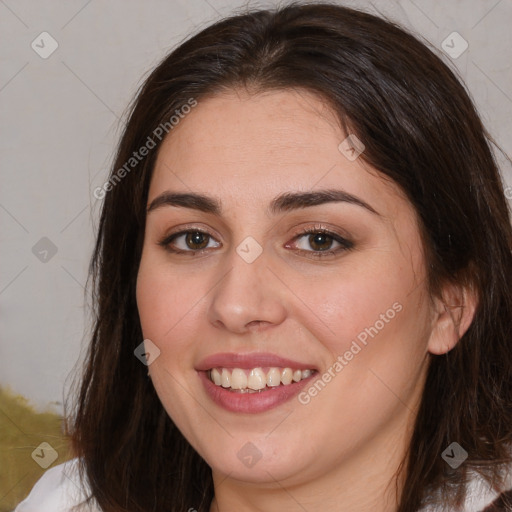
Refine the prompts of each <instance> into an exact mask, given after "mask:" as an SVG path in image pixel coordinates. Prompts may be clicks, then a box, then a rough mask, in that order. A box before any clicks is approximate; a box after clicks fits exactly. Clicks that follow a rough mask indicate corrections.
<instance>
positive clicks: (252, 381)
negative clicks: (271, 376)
mask: <svg viewBox="0 0 512 512" xmlns="http://www.w3.org/2000/svg"><path fill="white" fill-rule="evenodd" d="M266 385H267V376H266V375H265V372H264V371H263V370H262V369H261V368H254V369H253V370H251V373H250V374H249V378H248V379H247V387H248V388H250V389H254V390H258V389H263V388H264V387H265V386H266Z"/></svg>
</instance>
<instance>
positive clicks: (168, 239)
mask: <svg viewBox="0 0 512 512" xmlns="http://www.w3.org/2000/svg"><path fill="white" fill-rule="evenodd" d="M191 233H201V234H202V235H206V236H208V237H211V238H213V237H212V235H211V234H210V233H208V232H207V231H203V230H202V229H187V230H183V231H179V232H176V233H172V234H171V235H168V236H165V237H164V238H163V239H162V240H161V241H160V242H158V245H160V246H162V247H163V248H164V249H165V250H166V251H169V252H170V253H173V254H186V255H189V256H194V255H197V254H201V253H203V252H207V251H208V249H197V250H194V249H191V250H188V251H185V250H182V249H173V248H171V243H172V242H173V241H174V240H175V239H176V238H179V237H180V236H183V235H187V234H191ZM315 234H323V235H327V236H328V237H329V238H332V240H333V241H335V242H338V243H339V244H340V245H341V247H339V248H338V249H334V250H331V249H330V250H325V251H307V250H304V249H296V250H297V251H298V252H299V253H301V254H307V257H309V258H325V257H328V256H331V257H332V256H336V255H338V254H339V253H342V252H344V251H347V250H350V249H352V248H353V247H354V244H353V243H352V242H351V241H350V240H347V239H346V238H343V237H342V236H340V235H338V234H337V233H334V232H332V231H329V230H328V229H325V228H323V227H321V226H313V227H309V228H306V229H303V230H301V231H299V232H298V233H297V234H295V235H294V237H293V241H295V240H297V239H300V238H302V237H303V236H306V235H315ZM287 245H288V244H287Z"/></svg>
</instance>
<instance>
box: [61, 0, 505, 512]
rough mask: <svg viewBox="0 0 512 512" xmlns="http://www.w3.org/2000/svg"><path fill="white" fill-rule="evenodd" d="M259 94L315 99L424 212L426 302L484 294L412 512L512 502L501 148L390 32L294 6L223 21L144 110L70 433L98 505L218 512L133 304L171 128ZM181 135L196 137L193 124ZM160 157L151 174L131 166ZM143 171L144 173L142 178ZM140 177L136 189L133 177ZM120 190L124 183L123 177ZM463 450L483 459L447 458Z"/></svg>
mask: <svg viewBox="0 0 512 512" xmlns="http://www.w3.org/2000/svg"><path fill="white" fill-rule="evenodd" d="M235 87H236V88H239V87H245V88H247V90H249V91H251V92H253V93H258V92H260V91H268V90H287V89H288V90H289V89H302V90H307V91H309V92H313V93H315V94H316V95H317V96H318V97H319V98H322V99H323V100H325V101H326V102H328V104H329V105H330V106H331V108H332V110H333V112H335V113H336V114H337V116H338V118H339V120H340V123H341V125H342V126H344V127H345V128H346V129H347V133H354V134H356V135H357V137H358V138H359V139H360V140H361V141H363V142H364V144H365V146H366V148H365V151H364V153H363V154H362V155H361V157H360V158H363V159H364V160H365V161H366V162H367V163H368V164H370V165H371V166H373V167H374V168H376V169H377V170H378V171H380V173H381V174H382V175H386V176H387V177H389V178H390V179H391V180H393V181H394V182H395V183H396V184H397V185H398V186H399V187H400V188H401V189H402V190H403V191H404V192H405V194H406V195H407V197H408V199H409V200H410V202H411V204H412V205H413V206H414V208H415V209H416V211H417V213H418V215H419V219H420V227H421V232H422V237H423V243H424V245H425V254H426V266H427V269H428V283H427V284H426V286H428V289H429V292H430V294H431V296H432V297H433V296H436V295H437V296H438V294H439V293H440V290H441V286H442V285H443V283H447V282H451V283H457V284H459V285H465V286H471V287H472V289H474V290H475V291H476V293H477V296H478V307H477V310H476V313H475V316H474V319H473V322H472V324H471V326H470V327H469V329H468V330H467V332H466V333H465V334H464V336H463V337H462V338H461V339H460V341H459V343H458V344H457V345H456V346H455V348H453V349H452V350H451V351H450V352H448V353H446V354H444V355H431V356H429V357H430V362H429V368H428V375H427V379H426V385H425V388H424V391H423V396H422V401H421V404H420V408H419V412H418V415H417V418H416V421H415V427H414V432H413V436H412V440H411V443H410V446H409V450H408V453H407V456H406V458H405V459H404V461H403V463H402V465H401V467H400V468H398V471H399V472H400V471H403V472H405V473H404V475H405V486H404V488H403V491H402V492H401V495H400V496H399V505H398V509H397V510H398V511H399V512H411V511H416V510H418V509H419V508H420V507H421V506H423V505H425V504H428V503H434V502H436V503H444V504H453V505H456V504H458V503H461V500H462V499H463V498H464V493H465V489H466V486H467V481H468V479H469V478H470V476H471V474H472V473H475V472H476V473H477V474H480V475H481V476H482V477H483V478H485V479H486V480H487V481H488V482H489V483H490V484H491V485H492V486H494V487H498V486H499V485H500V482H501V481H500V467H501V465H502V464H510V463H511V462H512V461H511V455H510V446H511V442H512V407H511V403H512V393H511V392H512V372H511V368H512V345H511V339H512V290H511V285H510V281H509V280H510V278H511V277H512V228H511V221H510V207H509V205H508V203H507V200H506V197H505V193H504V184H503V182H502V181H501V178H500V173H499V169H498V165H497V162H496V159H495V157H494V155H493V144H494V143H493V141H492V139H491V138H490V136H489V135H488V133H487V132H486V130H485V128H484V127H483V125H482V123H481V120H480V118H479V116H478V114H477V112H476V109H475V107H474V105H473V103H472V101H471V99H470V97H469V95H468V93H467V91H466V90H465V87H464V86H463V85H462V83H461V81H460V80H459V79H458V78H457V77H456V76H455V74H454V72H452V71H451V70H450V68H449V67H448V66H447V65H446V64H444V63H443V61H442V59H441V58H439V57H438V56H436V55H435V53H434V52H433V51H432V50H430V49H429V48H428V47H427V46H426V45H425V44H424V43H422V42H420V41H419V40H418V39H417V38H416V37H415V36H413V35H412V34H410V33H408V32H407V31H406V30H404V29H402V28H400V27H398V26H396V25H395V24H393V23H391V22H389V21H386V20H384V19H382V18H379V17H376V16H373V15H370V14H367V13H365V12H361V11H358V10H353V9H350V8H346V7H341V6H338V5H333V4H326V3H324V4H318V3H313V4H310V3H292V4H287V5H284V6H281V7H279V8H275V9H272V10H253V11H249V12H245V13H241V14H236V15H232V16H231V17H228V18H225V19H223V20H221V21H219V22H216V23H214V24H212V25H210V26H209V27H207V28H206V29H204V30H202V31H200V32H199V33H198V34H196V35H194V36H193V37H191V38H189V39H188V40H186V41H185V42H183V43H182V44H181V45H180V46H179V47H177V48H176V49H174V50H173V51H172V52H171V53H170V54H169V55H167V56H166V57H165V58H164V59H163V60H162V62H161V63H160V64H159V65H158V66H157V67H156V68H155V69H154V70H153V71H152V73H151V74H150V75H149V76H148V78H147V79H146V80H145V82H144V84H143V85H142V86H141V88H140V89H139V91H138V93H137V95H136V97H135V99H134V101H133V103H132V104H131V105H130V108H129V112H128V116H127V122H126V126H125V128H124V132H123V134H122V138H121V140H120V144H119V147H118V149H117V154H116V157H115V162H114V165H113V167H112V170H111V174H110V179H109V185H108V186H106V187H104V188H103V192H102V195H103V196H104V197H103V203H102V210H101V218H100V222H99V229H98V233H97V241H96V245H95V249H94V254H93V257H92V260H91V264H90V280H89V285H91V292H92V302H93V315H94V324H93V329H92V332H91V337H90V338H91V339H90V343H89V345H88V353H87V358H86V361H85V363H84V367H83V371H82V372H81V373H80V376H79V378H80V381H79V384H78V386H77V389H76V390H75V393H74V394H73V396H72V397H71V400H72V402H73V405H72V407H71V409H72V410H69V408H68V414H67V415H68V429H69V434H70V435H71V437H72V443H73V448H74V454H75V455H76V456H77V457H80V476H81V478H82V479H83V483H84V485H85V484H86V485H88V486H89V489H90V499H94V500H96V502H97V504H99V506H100V507H101V509H102V510H103V511H105V512H114V511H115V512H119V511H126V512H150V511H154V512H162V511H164V510H165V511H168V512H178V511H180V512H182V511H184V510H189V509H190V508H194V509H196V510H197V511H198V512H207V511H208V510H209V507H210V504H211V500H212V498H213V494H214V488H213V483H212V476H211V469H210V467H209V466H208V465H207V464H206V462H205V461H204V460H203V459H202V458H201V457H200V456H199V454H198V453H197V452H196V451H195V450H194V449H193V448H192V447H191V445H190V444H189V443H188V441H187V440H186V439H185V438H184V437H183V435H182V434H181V432H180V431H179V430H178V429H177V427H176V426H175V425H174V423H173V421H172V419H171V418H170V417H169V416H168V415H167V413H166V411H165V410H164V408H163V406H162V404H161V402H160V400H159V398H158V396H157V394H156V392H155V390H154V387H153V385H152V382H151V380H150V379H149V378H148V376H147V371H146V370H147V368H146V367H145V366H144V365H142V364H141V363H140V361H139V360H138V359H137V358H136V357H135V356H134V349H135V348H136V347H137V346H138V345H139V344H140V343H141V341H142V339H143V337H142V332H141V326H140V320H139V316H138V311H137V304H136V300H135V285H136V279H137V272H138V267H139V262H140V259H141V252H142V245H143V239H144V228H145V218H146V202H147V195H148V188H149V183H150V179H151V175H152V170H153V167H154V164H155V160H156V156H157V153H158V149H159V147H160V145H161V140H163V138H164V137H161V138H160V139H159V138H158V137H157V136H156V133H160V132H155V130H156V129H157V128H158V127H159V126H160V127H165V133H164V134H166V132H167V131H168V132H169V135H168V136H169V137H172V123H170V122H169V120H170V119H171V118H172V116H173V115H176V111H178V112H183V110H184V107H183V106H184V105H186V104H187V103H188V104H190V103H191V99H192V100H193V101H197V102H198V104H199V105H200V103H201V101H202V100H203V99H205V98H207V97H208V96H212V95H214V94H216V93H218V92H221V91H225V90H231V89H233V88H235ZM183 122H186V120H185V121H183ZM149 139H151V140H152V142H153V144H154V145H155V147H154V148H152V149H150V150H149V151H148V154H147V155H146V156H145V157H144V158H143V159H140V161H137V163H136V164H135V163H134V162H133V161H131V160H130V159H131V158H132V157H133V152H134V151H137V150H139V149H140V148H141V147H143V146H145V145H146V146H149V142H148V141H149ZM127 162H130V166H127ZM123 166H124V169H125V172H120V169H122V168H123ZM121 175H122V176H121ZM453 441H457V442H458V443H459V444H460V445H461V446H462V447H463V448H464V449H465V450H466V451H467V452H468V454H469V455H468V458H467V460H466V461H465V462H464V464H462V465H461V466H459V467H458V468H457V469H452V468H451V467H450V466H449V465H448V464H446V463H445V461H444V460H443V459H442V457H441V454H442V452H443V450H444V449H445V448H446V447H447V446H448V445H450V444H451V443H452V442H453Z"/></svg>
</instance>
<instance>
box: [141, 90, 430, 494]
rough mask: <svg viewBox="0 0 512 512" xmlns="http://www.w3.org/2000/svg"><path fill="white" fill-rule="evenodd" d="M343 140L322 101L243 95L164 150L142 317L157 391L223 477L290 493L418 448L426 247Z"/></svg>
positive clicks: (207, 107)
mask: <svg viewBox="0 0 512 512" xmlns="http://www.w3.org/2000/svg"><path fill="white" fill-rule="evenodd" d="M345 138H346V134H343V133H342V131H341V129H340V128H339V126H338V124H337V123H336V120H335V117H334V115H333V114H332V112H331V111H330V110H329V109H328V108H327V107H326V106H325V105H324V104H323V103H322V102H321V100H320V99H319V98H317V97H316V96H314V95H312V94H310V93H306V92H300V93H299V92H292V91H289V92H282V91H279V92H276V91H274V92H267V93H263V94H258V95H252V96H249V95H247V94H246V93H242V92H235V91H233V92H231V93H225V94H223V95H218V96H215V97H211V98H209V99H206V100H203V101H200V102H199V103H198V105H197V107H196V108H194V109H193V110H192V111H191V112H190V113H189V114H188V115H187V116H186V117H184V119H182V120H181V121H180V123H179V124H178V125H177V126H176V127H175V128H174V129H173V131H172V132H171V133H170V136H169V137H168V138H167V139H166V140H165V141H164V143H163V145H162V147H161V149H160V152H159V155H158V159H157V163H156V166H155V170H154V174H153V177H152V181H151V185H150V190H149V197H148V207H149V206H150V205H152V207H151V209H150V211H149V213H148V215H147V224H146V232H145V240H144V247H143V254H142V260H141V264H140V270H139V275H138V282H137V303H138V308H139V313H140V319H141V323H142V330H143V334H144V338H145V339H148V340H151V344H149V342H146V343H148V345H147V347H148V351H149V352H150V353H151V352H152V350H153V349H154V347H155V346H156V347H158V349H159V351H160V353H159V355H158V356H157V357H156V358H154V362H152V363H151V364H150V365H149V371H150V376H151V379H152V382H153V384H154V386H155V389H156V392H157V393H158V396H159V398H160V400H161V401H162V404H163V406H164V407H165V409H166V411H167V412H168V414H169V416H170V417H171V418H172V419H173V421H174V422H175V424H176V425H177V426H178V428H179V429H180V430H181V431H182V433H183V434H184V435H185V437H186V438H187V439H188V440H189V442H190V443H191V444H192V445H193V446H194V448H195V449H196V450H197V451H198V452H199V454H200V455H201V456H202V457H204V459H205V460H206V461H207V463H208V464H209V465H210V466H211V467H212V469H213V471H214V475H215V474H226V475H227V474H229V475H230V477H232V478H235V479H239V480H242V481H250V482H259V483H262V482H273V481H274V480H280V481H283V482H286V483H288V484H289V485H292V484H298V483H300V482H305V481H312V480H314V479H316V478H319V477H321V476H326V475H329V474H331V475H334V474H337V475H338V476H339V474H340V472H343V471H344V470H347V471H348V468H350V467H354V464H358V463H362V462H363V461H368V459H369V458H372V460H373V462H372V467H375V468H378V467H379V462H378V461H379V460H381V462H382V464H381V466H383V465H384V466H385V465H386V464H390V461H394V460H395V459H396V457H398V456H401V455H402V454H403V450H404V448H405V446H406V444H407V441H408V439H407V435H408V432H409V430H408V429H409V426H410V422H411V420H412V418H413V416H414V414H415V408H416V407H417V402H418V400H419V397H420V394H421V391H422V387H423V384H424V376H425V371H426V367H427V359H428V351H429V343H431V342H432V331H433V323H434V321H433V315H432V311H431V308H430V302H429V299H428V296H427V292H426V282H425V262H424V256H423V251H422V243H421V240H420V234H419V229H418V224H417V220H416V215H415V211H414V209H413V207H412V206H411V204H410V203H409V202H408V200H407V199H406V198H405V197H404V195H403V194H401V193H400V191H399V189H398V187H397V186H396V185H395V184H393V183H392V182H390V181H389V180H387V181H385V180H384V179H382V177H380V175H378V174H377V173H376V172H375V171H372V170H371V169H370V168H369V167H368V166H366V165H365V164H364V163H363V161H362V159H361V158H356V157H357V150H358V149H362V148H361V147H360V146H357V144H358V143H357V141H356V146H357V148H356V151H350V150H348V151H346V143H345V144H342V143H343V141H344V140H345ZM352 141H353V142H354V141H355V139H352ZM363 143H364V141H363ZM340 144H341V146H340ZM327 191H330V193H325V192H327ZM324 193H325V194H324ZM171 194H185V196H182V197H180V198H177V197H176V196H174V198H173V196H171ZM196 194H197V195H200V196H201V199H200V200H199V199H197V198H196V199H194V197H193V195H196ZM166 195H167V196H166ZM203 198H204V199H203ZM205 201H206V202H205ZM213 205H216V208H213ZM304 230H311V231H312V233H307V232H306V233H305V232H304ZM322 230H323V231H326V232H322ZM178 233H179V234H178ZM173 235H174V236H173ZM162 241H164V242H165V244H161V242H162ZM141 341H142V340H141ZM156 353H158V351H156ZM286 368H288V369H286ZM212 369H215V371H213V372H210V371H209V370H212ZM310 370H312V371H313V373H312V374H311V375H309V376H308V374H309V373H308V371H310ZM210 379H215V380H216V381H217V383H214V382H212V381H211V380H210ZM299 379H300V380H299ZM224 386H225V387H224ZM247 386H249V387H250V388H251V391H248V389H247ZM263 386H264V387H263ZM232 387H234V388H240V389H232ZM260 388H262V389H261V390H259V389H260ZM252 391H254V392H252ZM367 470H368V471H370V472H371V470H370V469H369V468H367Z"/></svg>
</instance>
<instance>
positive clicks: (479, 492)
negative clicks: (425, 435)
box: [14, 458, 512, 512]
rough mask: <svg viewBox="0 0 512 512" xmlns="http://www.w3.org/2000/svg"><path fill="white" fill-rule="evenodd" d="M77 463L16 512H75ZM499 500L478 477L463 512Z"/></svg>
mask: <svg viewBox="0 0 512 512" xmlns="http://www.w3.org/2000/svg"><path fill="white" fill-rule="evenodd" d="M77 463H78V459H77V458H75V459H72V460H70V461H67V462H65V463H63V464H59V465H58V466H55V467H53V468H51V469H49V470H48V471H46V473H44V475H43V476H42V477H41V478H40V479H39V480H38V481H37V482H36V484H35V485H34V487H33V488H32V491H31V492H30V494H29V495H28V496H27V498H26V499H25V500H23V501H22V502H21V503H20V504H19V505H18V506H17V507H16V509H15V510H14V512H72V510H71V507H73V506H77V505H79V504H80V503H81V502H83V501H84V500H85V498H86V494H85V493H84V490H83V489H82V488H81V486H80V480H79V478H78V467H77ZM507 483H508V488H511V487H512V472H510V473H509V474H508V480H507ZM497 497H498V495H497V494H496V493H494V492H491V491H489V489H488V486H487V485H486V484H485V483H484V482H483V481H482V480H481V479H480V478H478V477H476V478H475V479H474V480H472V482H471V484H470V487H469V491H468V496H467V499H466V504H465V507H464V509H463V512H481V511H482V510H483V509H484V508H485V507H486V506H487V505H489V504H490V503H492V502H493V501H494V500H495V499H496V498H497ZM79 510H80V512H101V509H99V508H98V507H97V504H95V503H94V502H91V504H89V505H88V506H83V507H82V508H80V509H79ZM420 512H445V510H443V509H442V508H441V509H440V508H437V507H434V508H432V507H426V508H424V509H422V510H421V511H420ZM446 512H449V511H446Z"/></svg>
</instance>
